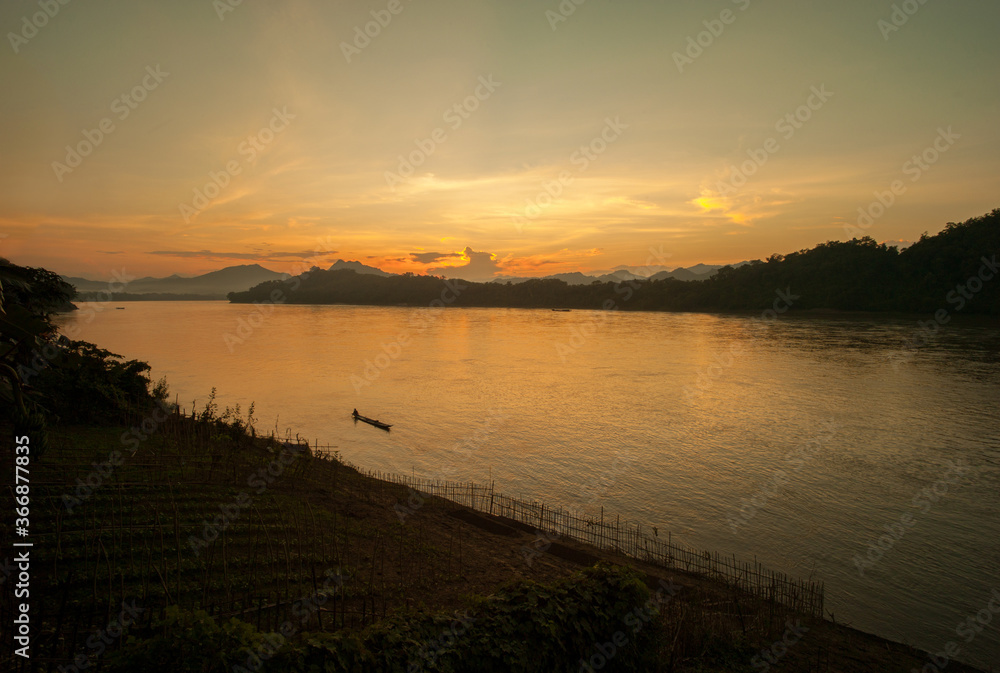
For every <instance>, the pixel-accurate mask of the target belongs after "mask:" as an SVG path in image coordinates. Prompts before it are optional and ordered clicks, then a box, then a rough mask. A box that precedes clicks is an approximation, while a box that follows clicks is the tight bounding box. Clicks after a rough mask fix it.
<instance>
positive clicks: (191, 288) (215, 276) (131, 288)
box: [63, 259, 393, 301]
mask: <svg viewBox="0 0 1000 673" xmlns="http://www.w3.org/2000/svg"><path fill="white" fill-rule="evenodd" d="M339 269H352V270H354V271H356V272H357V273H366V274H372V275H376V276H391V275H393V274H391V273H386V272H385V271H382V270H381V269H376V268H375V267H373V266H367V265H365V264H362V263H361V262H345V261H344V260H342V259H338V260H337V261H336V262H334V264H333V265H332V266H331V267H330V270H331V271H336V270H339ZM287 277H288V274H286V273H278V272H277V271H271V270H270V269H266V268H264V267H262V266H261V265H260V264H242V265H240V266H228V267H226V268H224V269H219V270H218V271H212V272H210V273H206V274H202V275H200V276H193V277H191V278H185V277H183V276H179V275H177V274H174V275H172V276H167V277H166V278H153V277H151V276H147V277H145V278H137V279H135V280H133V281H131V282H129V283H128V285H127V286H126V287H125V288H124V291H123V292H116V293H115V294H114V296H113V297H112V299H113V300H114V301H128V300H141V299H225V298H226V295H227V294H229V293H230V292H243V291H244V290H249V289H250V288H251V287H254V286H255V285H260V284H261V283H266V282H267V281H269V280H281V279H283V278H287ZM63 280H65V281H66V282H67V283H69V284H70V285H72V286H74V287H75V288H76V289H77V292H79V294H80V297H79V299H82V300H84V301H86V299H87V297H88V295H90V294H92V293H94V292H102V291H105V290H107V289H108V281H101V280H89V279H87V278H75V277H66V276H64V277H63ZM115 289H122V288H120V287H119V286H117V285H116V286H115ZM154 295H155V296H154Z"/></svg>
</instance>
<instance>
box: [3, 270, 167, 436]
mask: <svg viewBox="0 0 1000 673" xmlns="http://www.w3.org/2000/svg"><path fill="white" fill-rule="evenodd" d="M75 293H76V291H75V290H74V289H73V286H72V285H69V284H68V283H66V282H65V281H63V280H62V279H61V278H60V277H59V276H58V275H57V274H55V273H53V272H51V271H48V270H46V269H39V268H31V267H21V266H18V265H16V264H12V263H11V262H9V261H8V260H6V259H2V258H0V413H2V414H3V416H6V417H8V418H11V419H12V420H13V422H14V426H15V431H16V432H17V433H18V434H23V433H25V432H29V433H32V434H33V435H34V436H35V438H36V446H35V453H36V455H38V454H40V453H42V452H43V451H44V449H45V444H46V442H45V439H46V433H45V428H46V426H47V424H51V423H69V424H73V423H109V422H120V421H121V420H122V419H124V418H125V417H126V416H127V415H128V414H135V413H142V412H145V411H148V410H149V409H151V408H153V406H154V405H155V404H157V403H159V404H162V403H163V400H164V398H165V396H166V384H165V382H162V381H161V382H160V383H159V384H157V385H156V386H152V385H151V384H152V382H151V381H150V378H149V371H150V367H149V365H148V364H146V363H145V362H140V361H138V360H128V361H126V360H125V359H124V358H122V357H121V356H120V355H116V354H114V353H111V352H110V351H107V350H105V349H102V348H99V347H98V346H96V345H94V344H91V343H88V342H85V341H78V340H74V339H71V338H68V337H67V336H66V335H60V334H58V333H57V330H56V327H55V325H54V324H53V321H52V317H51V316H52V314H53V313H54V312H56V311H60V310H65V309H66V308H67V307H71V306H72V304H71V303H70V302H71V300H72V299H73V298H74V296H75Z"/></svg>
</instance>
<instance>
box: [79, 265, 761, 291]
mask: <svg viewBox="0 0 1000 673" xmlns="http://www.w3.org/2000/svg"><path fill="white" fill-rule="evenodd" d="M744 264H747V262H740V263H739V264H733V265H732V266H734V267H739V266H743V265H744ZM654 268H655V269H662V268H663V267H653V268H642V269H639V268H637V267H628V266H620V267H616V268H615V269H612V270H610V271H608V272H607V273H598V274H585V273H581V272H579V271H574V272H572V273H557V274H553V275H551V276H545V277H544V278H542V280H552V279H554V280H561V281H564V282H565V283H566V284H567V285H590V284H591V283H620V282H625V281H630V280H646V279H647V277H646V276H645V275H642V274H641V273H636V272H635V271H646V272H649V271H652V270H653V269H654ZM721 268H722V265H718V264H696V265H695V266H692V267H688V268H686V269H685V268H683V267H678V268H676V269H674V270H673V271H667V270H662V271H658V272H657V273H654V274H653V275H651V276H649V277H648V279H649V280H663V279H665V278H674V279H676V280H684V281H688V280H705V279H706V278H711V277H712V276H713V275H715V273H716V272H717V271H718V270H719V269H721ZM342 269H350V270H352V271H354V272H356V273H359V274H367V275H372V276H380V277H383V278H384V277H388V276H394V275H397V274H393V273H389V272H387V271H383V270H382V269H379V268H376V267H374V266H368V265H367V264H362V263H361V262H357V261H345V260H342V259H338V260H337V261H336V262H334V263H333V264H332V265H331V266H330V267H329V269H328V270H329V271H340V270H342ZM456 273H461V269H456ZM287 277H288V274H283V273H278V272H277V271H271V270H270V269H266V268H264V267H263V266H261V265H260V264H242V265H240V266H228V267H226V268H224V269H219V270H218V271H212V272H210V273H206V274H202V275H200V276H193V277H190V278H187V277H184V276H180V275H177V274H174V275H172V276H167V277H166V278H153V277H151V276H147V277H145V278H137V279H135V280H133V281H131V282H130V283H128V285H127V286H126V287H125V288H123V290H124V291H122V292H116V293H115V294H114V295H113V296H112V300H114V301H131V300H153V299H170V300H177V299H192V300H195V299H201V300H205V299H225V298H226V296H227V295H228V294H229V293H230V292H243V291H245V290H249V289H250V288H252V287H254V286H256V285H260V284H261V283H266V282H268V281H272V280H282V279H284V278H287ZM458 277H460V276H458ZM63 280H65V281H66V282H67V283H69V284H71V285H73V286H74V287H75V288H76V289H77V292H79V297H78V298H79V299H81V300H83V301H86V300H87V299H88V298H97V297H96V296H94V293H96V292H103V291H105V290H107V289H108V281H101V280H90V279H88V278H78V277H72V276H63ZM463 280H464V279H463ZM529 280H539V278H537V277H528V276H497V277H496V278H493V279H492V280H490V281H489V282H492V283H502V284H506V283H512V284H515V285H516V284H519V283H524V282H526V281H529ZM115 289H122V288H120V287H116V288H115ZM103 298H105V299H106V298H107V295H104V297H103Z"/></svg>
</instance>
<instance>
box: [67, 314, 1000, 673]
mask: <svg viewBox="0 0 1000 673" xmlns="http://www.w3.org/2000/svg"><path fill="white" fill-rule="evenodd" d="M117 305H118V306H125V310H115V309H114V306H113V305H107V304H105V305H94V306H92V307H90V308H98V309H101V310H99V311H89V310H86V309H87V305H81V307H82V308H84V309H85V310H82V311H79V312H76V313H74V314H69V315H65V316H62V317H60V319H59V321H60V323H61V325H62V326H63V327H64V328H68V327H69V326H71V325H76V326H77V327H78V328H79V336H78V338H82V339H85V340H88V341H93V342H95V343H97V344H98V345H100V346H101V347H103V348H107V349H109V350H111V351H113V352H116V353H120V354H122V355H124V356H126V357H128V358H136V359H141V360H145V361H147V362H149V363H150V364H151V365H152V367H153V376H154V378H159V377H160V376H166V378H167V382H168V383H169V385H170V389H171V397H172V399H173V395H174V394H176V395H177V396H178V399H179V401H180V404H181V406H182V407H185V408H186V409H189V410H190V409H191V408H192V405H193V403H194V401H195V400H197V406H198V408H201V407H202V406H204V403H205V401H206V399H207V397H208V394H209V391H210V390H211V388H212V387H215V388H216V389H217V391H218V393H217V394H218V398H217V399H218V402H219V403H220V405H221V406H222V407H225V406H226V405H235V404H240V405H241V407H242V409H243V410H244V412H245V410H246V408H247V407H248V406H249V404H250V402H255V403H256V417H257V418H258V419H259V422H258V424H257V427H258V429H259V430H263V431H268V430H271V429H275V428H277V429H278V431H279V433H281V434H283V433H284V432H285V429H286V428H290V429H291V430H292V432H293V433H300V434H301V435H302V436H303V437H306V438H308V439H309V440H310V442H313V441H315V440H317V439H318V440H319V443H320V444H332V445H336V446H337V447H338V448H337V450H338V451H339V452H340V453H341V455H342V456H343V457H344V458H345V459H347V460H349V461H350V462H352V463H354V464H356V465H359V466H362V467H367V468H374V469H380V470H386V471H393V472H401V473H407V474H411V473H412V474H416V475H418V476H419V475H423V476H427V477H447V478H451V479H456V480H476V481H481V482H488V481H489V480H494V481H495V482H496V488H497V489H498V490H501V491H504V492H507V493H509V494H512V495H522V496H526V497H531V498H536V499H539V500H542V501H544V502H546V503H549V504H552V505H564V506H572V507H583V508H590V509H593V508H595V507H599V506H601V505H603V507H604V508H605V510H606V511H609V512H614V513H618V514H621V515H622V517H623V518H628V519H631V520H635V521H639V522H642V523H644V524H648V525H650V526H657V527H658V529H659V530H660V531H661V532H664V531H670V533H671V535H672V536H673V538H674V539H675V540H676V541H680V542H683V543H685V544H688V545H690V546H692V547H696V548H699V549H710V550H718V551H721V552H725V553H733V554H735V555H736V556H737V557H741V558H746V559H751V558H753V557H756V558H757V559H758V560H760V561H761V562H763V563H764V564H766V565H768V566H770V567H772V568H773V569H775V570H781V571H784V572H787V573H789V574H792V575H796V576H799V577H803V578H813V579H818V580H822V581H823V582H825V584H826V595H827V604H826V609H827V610H828V612H829V613H832V614H833V615H834V616H835V618H836V620H837V622H839V623H846V624H850V625H852V626H854V627H856V628H859V629H861V630H864V631H869V632H872V633H876V634H878V635H881V636H884V637H888V638H892V639H894V640H898V641H902V642H907V643H909V644H912V645H915V646H917V647H920V648H923V649H928V650H932V651H939V650H942V649H943V648H944V647H945V645H946V644H947V643H948V642H949V641H954V642H956V644H957V645H958V646H959V647H960V648H961V653H960V654H959V655H958V657H957V658H958V659H960V660H962V661H965V662H968V663H971V664H976V665H980V666H986V665H988V664H992V665H993V666H997V665H1000V629H998V625H1000V614H992V613H990V612H989V610H988V608H987V606H988V604H989V602H990V600H991V592H993V591H995V590H1000V438H998V427H1000V422H998V419H1000V413H998V412H1000V330H998V329H997V323H996V322H991V321H988V320H983V321H976V320H971V319H970V320H967V321H965V322H959V321H958V320H957V319H956V320H953V321H952V322H950V323H949V324H947V325H944V326H942V327H940V328H939V330H938V333H937V334H936V335H934V336H933V337H931V338H930V339H928V340H927V341H928V343H926V344H923V345H921V346H919V347H909V346H906V345H905V344H904V340H912V339H913V337H914V335H915V333H916V331H917V320H918V319H919V318H920V317H877V316H876V317H871V316H856V315H850V316H836V315H832V316H831V315H810V316H796V315H788V314H786V315H783V316H778V317H777V318H775V319H773V320H767V319H761V318H760V317H758V316H752V315H746V316H743V315H714V314H693V313H628V312H620V311H602V312H598V311H572V312H554V311H547V310H519V309H457V308H449V309H445V310H441V311H434V310H433V309H414V308H403V307H357V306H291V305H289V306H282V305H279V306H265V307H263V308H262V309H259V310H258V309H255V307H253V306H251V305H231V304H229V303H227V302H130V303H124V304H117ZM919 341H924V340H923V339H919ZM354 408H357V410H358V411H359V412H360V413H361V414H364V415H367V416H371V417H375V418H378V419H380V420H382V421H385V422H388V423H392V424H393V428H392V432H391V433H385V432H382V431H380V430H377V429H375V428H373V427H371V426H368V425H365V424H355V423H354V422H353V421H352V419H351V418H350V414H351V410H352V409H354ZM880 538H881V540H880ZM996 595H997V596H1000V591H998V593H997V594H996ZM996 605H1000V601H995V602H994V606H996ZM983 610H986V612H985V614H986V615H987V616H990V615H992V619H993V621H992V623H990V624H989V625H988V626H987V627H986V628H984V629H983V630H982V631H981V632H976V631H975V630H974V629H970V627H968V626H966V627H964V628H965V630H964V631H963V630H962V628H960V625H961V624H962V623H963V622H965V621H966V620H967V619H969V618H970V617H972V618H973V619H975V615H976V614H977V613H979V615H980V618H981V619H984V617H983V612H982V611H983ZM970 635H971V637H970ZM967 638H968V639H970V642H966V639H967Z"/></svg>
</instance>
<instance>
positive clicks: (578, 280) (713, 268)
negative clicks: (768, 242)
mask: <svg viewBox="0 0 1000 673" xmlns="http://www.w3.org/2000/svg"><path fill="white" fill-rule="evenodd" d="M744 264H749V262H739V263H738V264H731V265H730V266H732V267H734V268H736V267H741V266H743V265H744ZM722 267H723V265H722V264H695V265H694V266H692V267H688V268H686V269H685V268H684V267H677V268H676V269H674V270H673V271H666V270H663V271H658V272H657V273H654V274H653V275H651V276H644V275H642V274H638V273H635V272H634V271H632V270H631V269H632V267H626V266H622V267H617V268H616V269H614V270H612V271H610V272H608V273H604V274H600V275H587V274H584V273H580V272H579V271H574V272H573V273H557V274H553V275H551V276H545V277H543V278H542V280H561V281H563V282H565V283H566V284H567V285H590V284H591V283H598V282H599V283H621V282H625V281H630V280H663V279H665V278H674V279H676V280H705V279H706V278H711V277H712V276H714V275H715V274H716V272H717V271H718V270H719V269H721V268H722ZM657 268H660V267H657ZM641 270H645V269H641ZM529 280H538V278H536V277H527V276H497V277H496V278H494V279H493V280H491V281H490V282H491V283H514V284H517V283H524V282H525V281H529Z"/></svg>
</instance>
